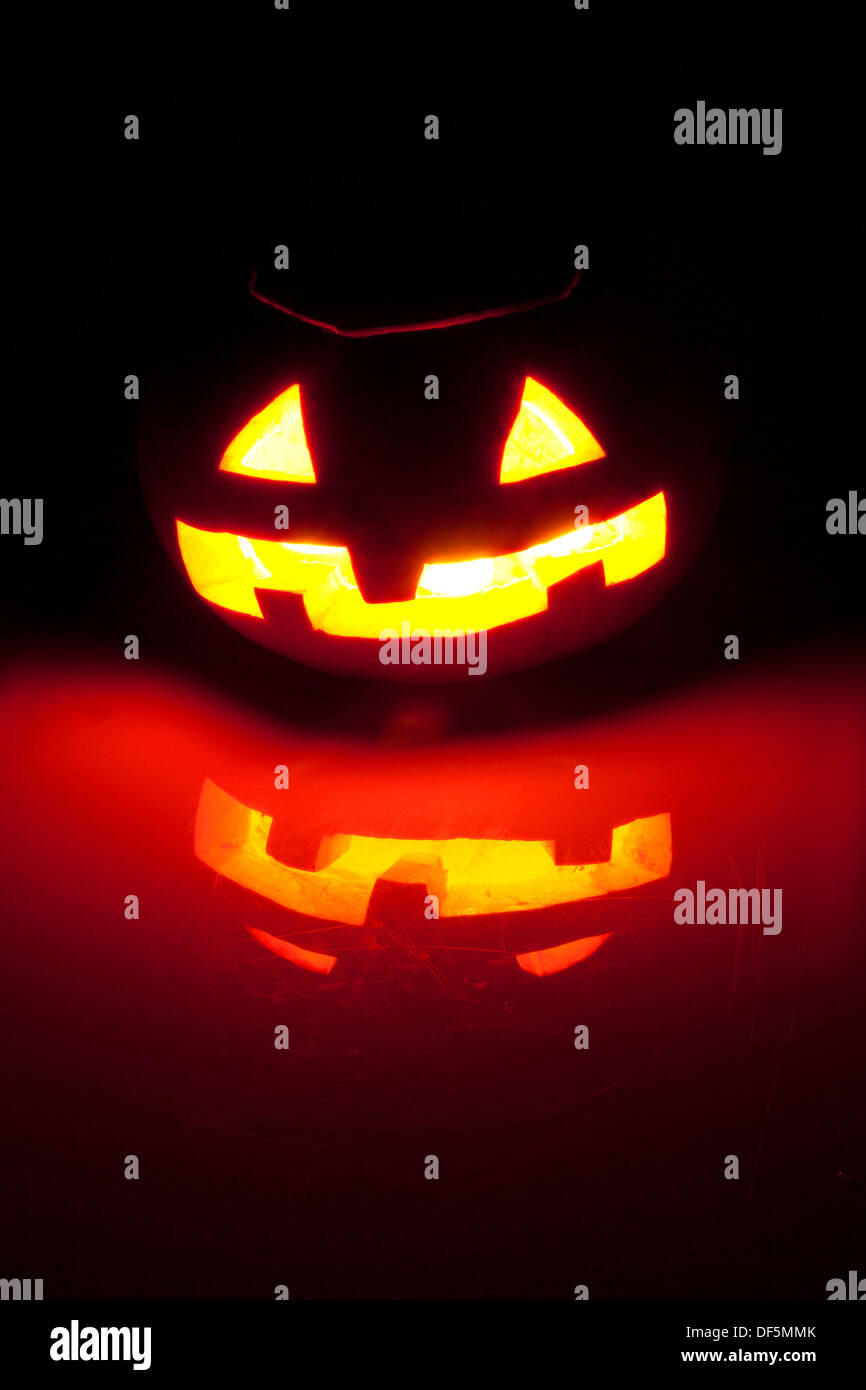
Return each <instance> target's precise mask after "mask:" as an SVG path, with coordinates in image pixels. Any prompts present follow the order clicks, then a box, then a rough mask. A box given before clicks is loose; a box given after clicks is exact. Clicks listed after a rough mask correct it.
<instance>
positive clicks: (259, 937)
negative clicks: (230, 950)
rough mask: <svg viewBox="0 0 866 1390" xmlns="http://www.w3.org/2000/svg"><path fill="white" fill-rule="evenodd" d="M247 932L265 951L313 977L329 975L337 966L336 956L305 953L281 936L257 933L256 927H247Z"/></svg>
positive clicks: (318, 952)
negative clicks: (289, 962) (298, 966)
mask: <svg viewBox="0 0 866 1390" xmlns="http://www.w3.org/2000/svg"><path fill="white" fill-rule="evenodd" d="M247 931H248V932H249V934H250V936H251V937H252V938H253V940H254V941H257V942H258V943H259V945H260V946H264V947H265V949H266V950H267V951H273V953H274V955H275V956H280V957H281V958H282V959H283V960H290V961H291V962H292V965H300V967H301V968H302V970H309V971H311V972H312V973H313V974H314V975H330V973H331V971H332V970H333V968H334V966H335V965H336V964H337V957H336V956H326V955H323V954H322V952H321V951H307V950H306V949H305V948H304V947H303V946H295V945H294V944H293V942H291V941H284V940H283V938H282V937H281V936H272V935H271V933H270V932H269V931H259V930H258V929H257V928H256V927H247Z"/></svg>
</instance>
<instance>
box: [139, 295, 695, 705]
mask: <svg viewBox="0 0 866 1390" xmlns="http://www.w3.org/2000/svg"><path fill="white" fill-rule="evenodd" d="M258 308H259V312H260V313H268V312H269V311H268V310H266V309H262V308H261V306H258ZM282 322H285V320H282ZM269 328H270V331H271V332H272V333H273V324H270V325H269ZM293 329H294V331H295V332H297V331H298V330H297V325H293ZM482 329H483V331H484V332H485V333H487V334H488V335H489V334H490V332H491V331H492V330H491V329H490V325H489V324H488V325H468V326H467V325H463V326H460V327H451V328H444V329H439V330H435V331H434V330H431V331H428V332H423V331H415V332H408V333H385V334H383V335H381V336H377V337H375V338H372V339H367V340H361V341H358V340H346V339H341V338H338V339H337V340H336V345H333V344H332V345H330V346H329V348H328V351H327V352H326V353H325V354H324V357H323V358H322V359H321V360H320V359H318V358H317V359H316V362H315V366H314V368H311V369H310V371H309V372H305V371H304V369H303V368H300V369H296V370H295V371H293V370H292V369H291V368H287V367H286V366H285V365H284V364H280V365H279V366H278V365H277V363H276V361H275V360H269V363H268V370H266V371H263V372H262V374H261V379H260V380H259V381H258V383H257V384H256V385H252V384H250V383H249V382H248V383H247V384H246V387H245V390H244V391H243V392H238V393H237V394H236V395H235V393H231V394H229V395H228V396H227V397H226V398H225V399H220V400H219V401H218V402H217V403H214V401H213V395H212V394H210V395H209V397H208V401H209V408H210V409H211V410H212V413H213V416H214V419H213V420H212V421H211V422H209V424H208V425H207V427H202V429H201V437H200V438H198V439H195V438H194V437H193V434H194V429H195V422H194V421H193V423H192V426H190V424H189V419H188V418H187V424H186V426H185V427H184V426H179V424H178V418H179V417H178V404H177V391H175V394H174V400H173V401H171V402H168V401H166V403H165V405H164V409H163V417H164V418H163V419H162V420H161V421H160V420H159V419H157V420H156V421H155V422H154V421H151V425H150V428H149V431H148V443H147V448H146V450H145V483H146V490H147V492H148V496H149V499H150V501H151V504H152V507H153V510H154V515H155V518H156V520H157V524H158V526H159V528H160V531H161V534H162V536H163V540H164V542H165V544H166V546H167V547H168V548H169V550H170V553H171V554H172V555H173V557H174V558H175V560H176V563H178V565H179V566H180V567H182V568H183V570H184V571H185V573H186V574H187V576H188V578H189V580H190V582H191V584H192V586H193V588H194V589H195V590H196V592H197V593H198V594H200V595H201V596H202V597H203V598H205V599H206V600H207V601H208V603H209V604H211V605H212V607H213V608H214V611H216V612H217V613H218V614H219V615H220V616H221V617H223V618H225V620H226V621H227V622H229V623H231V624H232V625H233V626H234V627H236V628H238V629H239V630H240V631H242V632H244V633H245V634H246V635H248V636H249V637H252V638H254V639H255V640H256V641H259V642H261V643H263V644H264V645H266V646H269V647H271V648H273V649H274V650H276V651H278V652H281V653H283V654H285V655H290V656H293V657H295V658H297V659H299V660H301V661H304V662H306V663H308V664H310V665H313V666H319V667H321V668H323V669H329V670H336V671H344V672H351V673H356V674H362V675H368V676H373V677H377V678H385V679H421V680H429V679H434V680H435V679H443V678H444V679H449V678H450V679H454V678H455V677H457V678H461V677H465V675H466V666H465V664H463V665H460V664H459V658H458V662H457V663H455V664H446V663H445V662H443V664H439V665H413V664H408V663H406V657H407V656H408V651H405V653H404V659H403V662H401V663H397V664H393V665H384V666H383V665H382V663H381V661H380V660H379V654H380V647H381V640H382V635H383V634H385V633H397V634H409V635H412V634H416V633H419V632H420V633H436V632H442V633H446V634H447V633H462V632H472V633H476V632H481V631H483V632H486V633H487V634H488V638H487V669H488V670H489V671H490V672H491V673H493V674H496V673H498V672H502V671H506V670H509V669H516V668H519V667H521V666H527V665H533V664H537V663H538V662H540V661H544V660H547V659H549V658H550V657H552V656H555V655H559V654H563V653H565V652H568V651H570V650H577V649H580V648H582V647H587V646H590V645H592V644H594V643H596V642H598V641H601V640H604V639H605V638H606V637H608V636H610V635H611V634H612V633H614V632H616V631H618V630H620V629H621V628H623V627H625V626H626V625H627V624H628V623H630V622H632V621H634V619H635V618H636V617H638V616H639V615H640V613H642V612H643V611H645V610H646V609H647V608H648V607H649V606H650V605H651V604H652V603H653V602H655V601H656V599H657V598H658V597H659V595H660V594H661V593H662V592H663V591H664V590H665V589H666V588H667V587H669V585H670V584H671V583H672V582H673V580H674V579H675V578H676V577H678V574H679V573H680V572H681V570H682V568H683V565H684V563H685V562H686V561H687V559H688V558H690V557H691V553H693V551H694V549H695V547H696V545H697V544H698V543H699V539H700V536H699V534H698V533H699V532H700V530H701V529H702V527H701V526H699V525H698V524H697V520H696V516H695V514H694V511H695V496H696V495H699V493H700V486H699V485H698V486H697V487H696V484H695V478H696V476H698V477H699V476H700V471H701V468H700V460H696V459H693V458H688V459H682V460H681V461H680V462H679V463H678V464H677V465H676V466H674V464H673V462H672V455H673V454H675V453H677V452H678V450H680V449H682V450H683V451H684V452H685V451H687V450H688V449H689V447H690V446H689V443H688V439H687V440H686V441H685V442H683V441H682V440H681V439H680V437H679V436H680V435H681V434H682V428H683V425H682V421H681V420H678V421H677V432H676V435H675V438H674V439H673V440H671V442H670V444H668V443H667V442H666V441H665V440H664V439H663V438H658V437H653V436H655V435H658V434H659V431H660V429H661V428H662V426H660V424H659V422H658V420H657V419H649V418H647V419H643V418H641V419H640V420H635V421H633V422H632V423H631V424H629V425H628V426H623V423H622V421H617V420H615V419H612V418H611V417H610V416H609V415H608V414H605V412H604V411H602V412H601V414H599V413H598V412H597V411H594V410H593V407H592V400H591V399H590V398H588V397H586V395H585V392H584V391H581V392H580V395H581V400H580V402H579V409H580V414H578V413H577V412H576V409H574V408H572V405H571V404H570V403H567V402H570V399H571V397H572V394H573V383H571V382H570V379H569V377H568V373H567V372H566V374H565V376H564V377H563V376H562V373H557V380H556V381H550V380H549V373H548V371H547V368H544V369H543V373H542V372H541V371H539V375H541V374H543V375H544V376H545V377H548V380H545V381H542V380H540V379H538V377H537V376H535V375H533V374H531V372H530V371H528V370H527V369H526V365H525V364H523V363H521V362H520V360H519V352H517V351H515V349H514V345H513V344H512V345H511V348H510V351H509V352H507V353H503V352H499V353H497V351H495V350H493V349H491V350H490V351H489V356H490V361H489V362H485V361H484V355H485V349H486V348H489V347H490V345H489V338H485V339H483V340H482V339H479V338H477V337H476V338H473V337H472V334H473V333H475V334H478V332H479V331H480V330H482ZM305 331H306V332H308V333H309V332H310V331H311V330H309V329H307V330H305ZM494 347H495V345H494ZM273 357H274V354H272V355H271V358H272V359H273ZM431 362H433V363H435V365H436V367H437V368H438V370H439V373H440V376H441V398H436V399H434V400H431V399H427V398H426V397H425V390H424V383H425V381H427V380H428V379H429V377H428V373H429V370H430V366H431ZM536 370H539V369H536ZM156 394H157V396H158V395H159V392H158V391H157V393H156ZM170 395H171V389H170V388H169V396H170ZM157 414H158V412H157ZM175 435H177V436H178V437H177V438H175V437H174V436H175ZM186 450H189V451H190V453H191V456H192V457H191V461H190V462H189V467H188V468H187V467H186V466H185V465H186V463H187V460H186V459H185V458H184V457H183V455H184V453H185V451H186ZM178 451H180V454H181V458H180V459H179V458H178V457H177V454H178ZM609 452H610V457H608V453H609ZM635 454H636V455H638V457H634V456H632V455H635ZM686 499H688V500H686ZM698 510H699V508H698ZM287 521H288V528H287V529H286V522H287Z"/></svg>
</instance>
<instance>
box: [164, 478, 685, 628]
mask: <svg viewBox="0 0 866 1390" xmlns="http://www.w3.org/2000/svg"><path fill="white" fill-rule="evenodd" d="M177 539H178V545H179V547H180V553H181V556H182V558H183V562H184V565H185V566H186V571H187V574H188V576H189V579H190V582H191V584H192V586H193V588H194V589H195V590H196V592H197V593H198V594H200V595H201V597H202V598H205V599H207V600H208V601H209V602H210V603H214V604H217V605H218V606H219V607H220V608H226V609H228V610H230V611H231V612H234V613H245V614H247V615H248V616H250V617H253V618H258V619H261V620H263V614H262V610H261V607H260V606H259V602H258V599H257V597H256V589H266V590H272V591H275V592H280V593H288V594H298V595H300V597H301V598H302V599H303V604H304V609H305V611H306V614H307V617H308V618H309V620H310V623H311V625H312V627H313V628H315V629H317V630H318V631H320V632H324V633H328V634H329V635H330V636H333V637H362V638H372V639H374V640H378V639H379V637H380V635H381V633H382V631H383V629H386V628H394V629H397V630H399V629H400V627H401V624H402V623H404V622H408V623H409V624H410V626H411V627H412V629H413V630H414V629H417V628H428V629H431V630H432V629H433V628H438V629H443V630H447V629H452V630H456V629H462V630H464V631H466V632H482V631H489V630H490V629H492V628H496V627H501V626H503V625H504V624H506V623H511V622H517V621H518V620H519V619H521V618H527V617H530V616H532V615H533V614H537V613H543V612H545V610H546V609H547V606H548V589H549V587H550V586H551V585H553V584H557V583H560V582H561V581H562V580H564V579H568V578H570V577H571V575H574V574H577V573H578V572H579V571H580V570H582V569H585V568H586V567H587V566H589V565H593V564H596V563H599V562H600V563H601V564H602V566H603V569H604V582H605V585H610V584H620V583H622V582H623V581H624V580H627V579H633V578H634V577H635V576H636V575H639V574H642V573H643V572H644V571H645V570H647V569H649V568H650V567H651V566H652V565H655V564H658V562H659V561H660V560H662V559H663V558H664V554H665V547H666V541H667V511H666V506H665V495H664V493H663V492H658V493H656V494H655V496H653V497H650V498H648V499H647V500H646V501H645V502H640V503H638V505H637V506H635V507H630V508H629V510H628V511H626V512H623V513H622V515H621V516H618V517H614V518H613V519H612V520H610V521H600V522H596V523H594V524H592V525H587V526H581V527H577V528H575V529H574V530H573V531H571V532H568V533H567V534H566V535H564V536H557V537H555V538H554V539H553V540H550V541H547V542H544V543H542V544H541V545H535V546H530V547H529V548H528V549H526V550H520V551H515V552H513V553H511V554H508V555H497V556H494V557H492V558H485V559H476V560H462V561H458V562H456V563H453V564H427V565H425V566H424V570H423V572H422V574H421V578H420V581H419V583H418V587H417V590H416V593H415V597H414V598H412V599H408V600H406V601H400V602H387V603H368V602H366V600H365V599H364V598H363V596H362V594H361V591H360V589H359V587H358V584H357V582H356V580H355V575H354V572H353V569H352V560H351V556H350V554H349V551H348V549H347V548H346V547H344V546H327V545H293V544H289V543H288V542H283V541H263V540H248V539H247V538H246V537H244V536H235V535H232V534H231V533H230V532H224V531H203V530H199V529H197V528H196V527H194V526H189V525H187V524H186V523H185V522H183V521H178V522H177Z"/></svg>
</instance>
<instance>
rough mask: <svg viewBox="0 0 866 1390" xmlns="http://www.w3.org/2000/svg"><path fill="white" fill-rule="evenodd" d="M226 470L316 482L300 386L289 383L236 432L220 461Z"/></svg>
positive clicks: (294, 481) (283, 481) (278, 479)
mask: <svg viewBox="0 0 866 1390" xmlns="http://www.w3.org/2000/svg"><path fill="white" fill-rule="evenodd" d="M220 468H221V469H222V471H223V472H224V473H245V474H251V475H253V476H254V477H256V478H270V479H271V480H273V481H276V482H280V483H314V482H315V481H316V473H315V469H314V468H313V460H312V459H311V458H310V451H309V449H308V448H307V440H306V436H305V434H304V421H303V417H302V415H301V388H300V386H290V387H289V389H288V391H283V392H282V393H281V394H280V395H279V396H277V397H276V398H275V399H274V400H272V401H271V403H270V405H266V406H265V408H264V410H260V411H259V413H258V415H254V416H253V418H252V419H251V420H249V421H248V422H247V424H245V425H244V427H243V429H242V430H241V431H240V433H239V434H236V435H235V437H234V439H233V440H232V442H231V444H230V445H229V446H228V448H227V449H226V451H225V453H224V454H223V456H222V459H221V460H220Z"/></svg>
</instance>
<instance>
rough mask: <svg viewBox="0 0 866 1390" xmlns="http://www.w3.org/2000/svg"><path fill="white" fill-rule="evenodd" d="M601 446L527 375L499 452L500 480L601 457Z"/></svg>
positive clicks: (537, 474)
mask: <svg viewBox="0 0 866 1390" xmlns="http://www.w3.org/2000/svg"><path fill="white" fill-rule="evenodd" d="M604 456H605V454H604V449H603V448H602V447H601V445H600V444H599V442H598V440H597V439H596V438H595V436H594V435H593V434H592V432H591V431H590V430H588V429H587V428H586V425H585V424H584V423H583V421H582V420H581V419H580V417H579V416H577V415H575V413H574V411H573V410H569V408H568V406H567V405H564V404H563V402H562V401H561V400H560V399H559V397H558V396H555V395H554V394H553V392H552V391H548V389H547V387H546V386H542V385H541V382H540V381H535V380H534V379H533V378H532V377H531V376H528V377H527V378H526V381H525V382H524V385H523V400H522V401H521V403H520V409H519V411H518V412H517V419H516V420H515V421H514V424H513V425H512V426H511V433H510V434H509V436H508V439H507V440H506V443H505V448H504V450H503V453H502V467H501V469H500V472H499V481H500V483H519V482H520V481H521V480H522V479H523V478H538V477H540V476H541V475H542V474H543V473H555V472H556V471H557V469H560V468H575V467H576V466H577V465H578V464H579V463H590V462H591V461H592V460H593V459H603V458H604Z"/></svg>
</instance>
